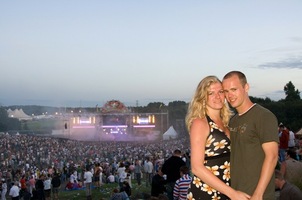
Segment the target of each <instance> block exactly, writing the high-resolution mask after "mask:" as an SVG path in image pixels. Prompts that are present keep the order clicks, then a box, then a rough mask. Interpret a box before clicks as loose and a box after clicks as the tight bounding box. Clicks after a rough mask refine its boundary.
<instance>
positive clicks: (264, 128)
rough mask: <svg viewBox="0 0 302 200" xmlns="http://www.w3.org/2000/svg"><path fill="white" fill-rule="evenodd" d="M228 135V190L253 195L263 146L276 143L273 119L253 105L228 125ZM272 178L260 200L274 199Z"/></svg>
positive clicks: (276, 132) (259, 169)
mask: <svg viewBox="0 0 302 200" xmlns="http://www.w3.org/2000/svg"><path fill="white" fill-rule="evenodd" d="M230 131H231V186H232V187H233V188H234V189H236V190H240V191H243V192H246V193H247V194H249V195H252V194H253V192H254V190H255V189H256V186H257V184H258V181H259V178H260V173H261V168H262V164H263V160H264V151H263V149H262V146H261V145H262V144H263V143H266V142H272V141H275V142H277V143H278V142H279V138H278V123H277V118H276V116H275V115H274V114H273V113H272V112H270V111H269V110H267V109H266V108H264V107H262V106H260V105H257V104H255V105H254V106H253V107H252V108H251V109H250V110H248V111H247V112H246V113H244V114H242V115H240V116H239V115H238V114H236V115H235V116H234V117H233V118H232V119H231V121H230ZM274 181H275V180H274V175H273V176H272V178H271V181H270V183H269V185H268V187H267V188H266V191H265V194H264V196H263V199H267V200H270V199H272V200H274V199H275V193H274V192H275V182H274Z"/></svg>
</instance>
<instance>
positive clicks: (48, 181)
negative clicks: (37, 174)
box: [44, 174, 51, 200]
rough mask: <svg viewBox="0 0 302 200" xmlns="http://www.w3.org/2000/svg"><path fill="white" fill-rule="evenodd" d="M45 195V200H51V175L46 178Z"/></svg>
mask: <svg viewBox="0 0 302 200" xmlns="http://www.w3.org/2000/svg"><path fill="white" fill-rule="evenodd" d="M44 195H45V200H50V198H51V178H50V174H47V175H46V178H45V180H44Z"/></svg>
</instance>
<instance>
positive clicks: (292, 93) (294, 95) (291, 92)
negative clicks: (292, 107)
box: [284, 81, 301, 101]
mask: <svg viewBox="0 0 302 200" xmlns="http://www.w3.org/2000/svg"><path fill="white" fill-rule="evenodd" d="M284 92H285V96H286V97H285V100H286V101H296V100H300V99H301V97H300V92H299V90H295V86H294V84H293V83H292V82H291V81H289V82H288V83H287V84H286V85H285V86H284Z"/></svg>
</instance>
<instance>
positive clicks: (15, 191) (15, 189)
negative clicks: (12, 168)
mask: <svg viewBox="0 0 302 200" xmlns="http://www.w3.org/2000/svg"><path fill="white" fill-rule="evenodd" d="M19 193H20V188H19V181H15V182H14V185H13V186H12V187H11V188H10V191H9V196H11V198H12V200H19V199H20V198H19Z"/></svg>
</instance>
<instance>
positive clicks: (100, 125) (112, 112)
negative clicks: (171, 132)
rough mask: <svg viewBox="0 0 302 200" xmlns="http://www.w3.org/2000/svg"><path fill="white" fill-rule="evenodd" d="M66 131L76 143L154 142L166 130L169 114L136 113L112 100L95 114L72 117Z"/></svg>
mask: <svg viewBox="0 0 302 200" xmlns="http://www.w3.org/2000/svg"><path fill="white" fill-rule="evenodd" d="M164 122H165V123H164ZM164 124H167V125H166V126H165V125H164ZM65 129H66V131H65V132H67V134H68V135H69V138H71V139H76V140H93V141H136V140H146V139H147V140H155V139H159V138H160V137H161V135H162V133H163V132H164V131H166V130H167V129H168V113H164V112H162V113H135V112H131V111H130V110H129V109H128V108H127V107H126V106H125V105H124V104H123V103H122V102H120V101H118V100H111V101H108V102H107V103H106V104H105V105H104V106H103V107H101V108H98V107H96V112H94V113H91V112H90V113H83V112H81V113H77V114H76V113H73V114H72V116H71V117H70V118H69V120H67V121H66V122H65Z"/></svg>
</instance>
